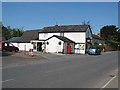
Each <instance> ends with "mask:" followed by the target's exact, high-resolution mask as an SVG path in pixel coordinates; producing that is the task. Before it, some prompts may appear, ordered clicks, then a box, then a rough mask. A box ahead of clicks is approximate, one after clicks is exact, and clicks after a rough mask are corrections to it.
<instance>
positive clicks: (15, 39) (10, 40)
mask: <svg viewBox="0 0 120 90" xmlns="http://www.w3.org/2000/svg"><path fill="white" fill-rule="evenodd" d="M20 38H21V37H12V38H10V39H9V40H7V41H6V42H18V41H19V39H20Z"/></svg>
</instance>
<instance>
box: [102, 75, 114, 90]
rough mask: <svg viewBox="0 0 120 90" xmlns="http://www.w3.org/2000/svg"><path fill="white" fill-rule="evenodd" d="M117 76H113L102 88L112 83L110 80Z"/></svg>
mask: <svg viewBox="0 0 120 90" xmlns="http://www.w3.org/2000/svg"><path fill="white" fill-rule="evenodd" d="M115 78H116V76H114V77H113V78H111V79H110V80H109V81H108V82H107V83H106V84H105V85H104V86H103V87H102V88H101V89H100V90H102V89H104V88H105V87H106V86H107V85H108V84H110V82H111V81H112V80H114V79H115Z"/></svg>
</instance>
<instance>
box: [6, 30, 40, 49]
mask: <svg viewBox="0 0 120 90" xmlns="http://www.w3.org/2000/svg"><path fill="white" fill-rule="evenodd" d="M39 31H40V30H29V31H25V32H24V33H23V35H22V36H21V37H13V38H11V39H9V40H7V42H11V43H12V44H13V45H14V46H16V47H18V48H19V50H22V51H29V49H33V44H32V43H31V40H38V32H39ZM36 49H37V48H36Z"/></svg>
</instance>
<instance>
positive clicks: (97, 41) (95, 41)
mask: <svg viewBox="0 0 120 90" xmlns="http://www.w3.org/2000/svg"><path fill="white" fill-rule="evenodd" d="M92 44H93V45H95V44H98V45H104V44H105V40H104V39H103V38H102V37H100V36H99V35H95V34H92Z"/></svg>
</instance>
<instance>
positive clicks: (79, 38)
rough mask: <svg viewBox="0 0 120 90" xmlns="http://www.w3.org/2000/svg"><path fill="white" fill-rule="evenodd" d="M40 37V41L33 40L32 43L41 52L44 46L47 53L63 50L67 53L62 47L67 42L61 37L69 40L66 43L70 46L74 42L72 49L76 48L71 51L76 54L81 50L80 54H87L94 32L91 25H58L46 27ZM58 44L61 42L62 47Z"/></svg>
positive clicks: (41, 31)
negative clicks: (70, 42)
mask: <svg viewBox="0 0 120 90" xmlns="http://www.w3.org/2000/svg"><path fill="white" fill-rule="evenodd" d="M38 35H39V39H38V40H36V41H35V40H33V41H32V43H34V44H35V45H36V46H39V48H40V49H39V51H41V50H42V45H43V44H44V46H46V47H45V51H46V52H54V53H55V52H59V51H60V52H62V49H63V51H65V50H64V49H65V47H64V46H62V45H65V44H63V43H65V42H66V41H64V40H62V39H60V38H61V37H62V38H66V39H69V40H68V41H67V42H66V43H68V45H69V41H73V42H74V45H72V47H71V48H73V46H74V49H71V50H74V51H73V52H75V53H77V52H78V50H79V53H81V54H85V53H86V51H87V49H88V48H89V47H90V46H91V44H92V42H91V41H92V31H91V28H90V26H89V25H62V26H58V25H56V26H50V27H44V28H43V29H42V30H40V31H39V34H38ZM59 37H60V38H59ZM38 41H39V42H38ZM47 42H49V43H50V45H47ZM58 42H61V46H57V45H58ZM72 44H73V43H72ZM53 47H54V49H53ZM57 49H58V50H57Z"/></svg>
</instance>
